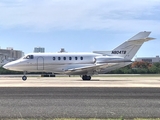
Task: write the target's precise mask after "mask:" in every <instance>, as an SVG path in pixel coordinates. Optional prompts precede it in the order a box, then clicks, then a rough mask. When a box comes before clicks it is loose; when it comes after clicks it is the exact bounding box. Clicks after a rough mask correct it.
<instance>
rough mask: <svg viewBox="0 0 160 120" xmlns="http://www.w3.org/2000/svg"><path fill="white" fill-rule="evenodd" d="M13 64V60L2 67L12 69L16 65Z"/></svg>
mask: <svg viewBox="0 0 160 120" xmlns="http://www.w3.org/2000/svg"><path fill="white" fill-rule="evenodd" d="M15 65H16V63H15V62H9V63H7V64H5V65H4V66H3V68H5V69H8V70H14V69H15V67H16V66H15Z"/></svg>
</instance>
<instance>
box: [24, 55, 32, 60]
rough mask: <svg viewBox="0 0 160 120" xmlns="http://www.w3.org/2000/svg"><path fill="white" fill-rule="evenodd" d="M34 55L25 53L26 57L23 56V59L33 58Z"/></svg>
mask: <svg viewBox="0 0 160 120" xmlns="http://www.w3.org/2000/svg"><path fill="white" fill-rule="evenodd" d="M33 58H34V56H33V55H27V56H26V57H24V59H33Z"/></svg>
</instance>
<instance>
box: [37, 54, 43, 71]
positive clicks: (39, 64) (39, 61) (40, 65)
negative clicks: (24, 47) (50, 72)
mask: <svg viewBox="0 0 160 120" xmlns="http://www.w3.org/2000/svg"><path fill="white" fill-rule="evenodd" d="M37 70H44V58H43V57H38V58H37Z"/></svg>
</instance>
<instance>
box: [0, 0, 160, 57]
mask: <svg viewBox="0 0 160 120" xmlns="http://www.w3.org/2000/svg"><path fill="white" fill-rule="evenodd" d="M159 8H160V0H132V1H131V0H0V11H1V12H0V47H1V49H6V48H7V47H13V48H14V49H15V50H22V51H23V52H24V53H25V54H27V53H31V52H33V50H34V47H44V48H45V51H46V52H58V51H60V49H61V48H65V50H66V51H67V52H92V51H98V50H105V51H107V50H108V51H109V50H112V49H114V48H115V47H117V46H118V45H120V44H121V43H123V42H124V41H126V40H128V39H129V38H131V37H132V36H134V35H135V34H137V33H138V32H140V31H151V32H152V33H151V34H150V37H154V38H156V40H153V41H149V42H146V43H144V44H143V46H142V47H141V48H140V50H139V51H138V53H137V54H136V57H155V56H157V55H160V9H159Z"/></svg>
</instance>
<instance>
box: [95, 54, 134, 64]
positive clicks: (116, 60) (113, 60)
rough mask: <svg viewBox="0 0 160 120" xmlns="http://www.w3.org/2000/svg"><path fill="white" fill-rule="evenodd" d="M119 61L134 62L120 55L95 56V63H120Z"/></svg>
mask: <svg viewBox="0 0 160 120" xmlns="http://www.w3.org/2000/svg"><path fill="white" fill-rule="evenodd" d="M119 62H132V61H131V60H128V59H125V58H123V57H118V56H98V57H95V63H96V64H97V63H119Z"/></svg>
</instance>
